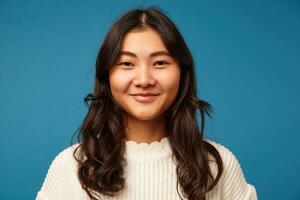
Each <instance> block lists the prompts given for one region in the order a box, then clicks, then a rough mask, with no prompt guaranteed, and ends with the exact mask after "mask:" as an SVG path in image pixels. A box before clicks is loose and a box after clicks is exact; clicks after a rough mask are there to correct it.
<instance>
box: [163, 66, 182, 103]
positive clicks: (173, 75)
mask: <svg viewBox="0 0 300 200" xmlns="http://www.w3.org/2000/svg"><path fill="white" fill-rule="evenodd" d="M179 82H180V71H179V70H170V71H166V73H162V74H161V75H160V83H161V85H162V87H163V88H164V90H165V91H166V92H168V93H169V95H170V94H172V95H170V96H172V97H174V96H176V95H177V92H178V88H179Z"/></svg>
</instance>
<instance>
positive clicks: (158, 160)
mask: <svg viewBox="0 0 300 200" xmlns="http://www.w3.org/2000/svg"><path fill="white" fill-rule="evenodd" d="M206 141H208V142H209V143H211V144H212V145H214V146H215V147H216V148H217V150H218V151H219V153H220V155H221V157H222V160H223V164H224V172H223V175H222V176H221V179H220V181H219V182H218V184H217V186H216V187H214V189H213V190H212V191H210V192H209V193H208V195H207V197H206V199H207V200H256V199H257V194H256V190H255V188H254V187H253V185H251V184H249V183H247V181H246V180H245V178H244V174H243V172H242V169H241V167H240V164H239V162H238V160H237V159H236V157H235V156H234V154H233V153H232V152H231V151H230V150H229V149H227V148H226V147H224V146H223V145H221V144H219V143H216V142H214V141H211V140H206ZM77 146H78V143H77V144H74V145H73V146H70V147H68V148H66V149H64V150H63V151H61V152H60V153H59V154H58V155H57V156H56V157H55V159H54V160H53V161H52V163H51V165H50V167H49V169H48V173H47V175H46V178H45V180H44V182H43V185H42V187H41V189H40V191H39V192H38V193H37V196H36V200H88V199H89V197H88V195H87V194H86V192H85V191H84V190H83V189H82V188H81V185H80V183H79V180H78V178H77V162H76V160H75V159H74V158H73V155H72V153H73V150H74V149H75V148H76V147H77ZM171 155H172V150H171V146H170V144H169V141H168V139H167V137H164V138H162V139H161V141H155V142H152V143H151V144H147V143H139V144H138V143H136V142H134V141H127V140H126V152H125V158H126V159H127V160H128V165H127V166H125V167H124V169H125V179H126V186H125V189H123V190H122V191H121V192H120V193H118V195H117V196H115V197H107V196H103V195H100V196H101V197H103V199H105V200H108V199H114V200H119V199H120V200H121V199H122V200H134V199H136V200H143V199H145V200H180V197H179V195H178V194H177V190H176V165H175V164H174V163H173V161H172V159H171ZM211 158H212V157H211ZM211 169H212V171H213V173H214V174H216V172H217V167H216V164H215V163H213V162H211ZM179 187H180V186H179ZM178 191H179V193H180V195H181V197H183V195H182V193H181V190H180V189H178ZM183 199H186V198H183Z"/></svg>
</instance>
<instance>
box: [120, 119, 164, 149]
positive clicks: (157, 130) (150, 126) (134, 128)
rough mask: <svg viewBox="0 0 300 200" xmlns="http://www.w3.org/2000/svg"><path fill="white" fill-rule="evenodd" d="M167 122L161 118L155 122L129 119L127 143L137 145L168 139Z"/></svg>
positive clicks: (126, 134) (126, 135)
mask: <svg viewBox="0 0 300 200" xmlns="http://www.w3.org/2000/svg"><path fill="white" fill-rule="evenodd" d="M166 136H167V134H166V131H165V121H164V120H163V119H162V117H160V118H156V119H154V120H139V119H136V118H131V117H128V124H127V126H126V133H125V137H126V140H127V141H135V142H137V143H141V142H143V143H149V144H150V143H152V142H154V141H160V140H161V139H162V138H163V137H166Z"/></svg>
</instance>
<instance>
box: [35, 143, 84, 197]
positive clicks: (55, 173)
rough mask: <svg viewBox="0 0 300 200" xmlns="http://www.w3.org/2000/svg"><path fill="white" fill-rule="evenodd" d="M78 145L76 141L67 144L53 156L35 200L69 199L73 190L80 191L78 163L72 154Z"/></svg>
mask: <svg viewBox="0 0 300 200" xmlns="http://www.w3.org/2000/svg"><path fill="white" fill-rule="evenodd" d="M78 146H79V144H78V143H77V144H74V145H72V146H69V147H67V148H65V149H63V150H62V151H60V152H59V153H58V154H57V155H56V156H55V157H54V159H53V160H52V162H51V164H50V166H49V167H48V171H47V174H46V177H45V179H44V181H43V184H42V187H41V189H40V190H39V191H38V193H37V197H36V199H37V200H42V199H58V198H59V199H70V198H71V197H72V195H73V193H74V192H73V191H80V188H81V187H80V184H79V181H78V179H77V166H78V165H77V161H76V159H75V158H74V156H73V152H74V150H75V149H76V148H77V147H78ZM75 155H76V154H75ZM76 195H77V194H76Z"/></svg>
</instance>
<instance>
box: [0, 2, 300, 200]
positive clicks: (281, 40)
mask: <svg viewBox="0 0 300 200" xmlns="http://www.w3.org/2000/svg"><path fill="white" fill-rule="evenodd" d="M83 2H84V1H58V0H57V1H45V0H31V1H29V0H28V1H8V0H6V1H3V0H2V1H0V25H1V26H0V27H1V28H0V67H1V71H0V91H1V93H0V97H1V98H0V110H1V111H0V123H1V130H0V134H1V145H0V153H1V157H2V158H1V160H2V161H1V166H0V177H1V178H0V191H1V193H0V199H16V200H17V199H33V198H34V197H35V195H36V193H37V191H38V190H39V189H40V187H41V184H42V182H43V180H44V178H45V175H46V172H47V169H48V167H49V165H50V163H51V161H52V159H53V158H54V157H55V156H56V155H57V154H58V152H60V151H61V150H62V149H64V148H66V147H67V146H68V145H69V144H70V139H71V136H72V135H73V133H74V132H75V131H76V129H77V128H78V127H79V125H80V123H81V121H82V119H83V118H84V116H85V113H86V111H87V110H86V107H85V105H84V104H83V97H84V96H85V95H86V94H87V93H89V92H91V91H92V88H93V77H94V63H95V59H96V55H97V52H98V49H99V46H100V44H101V42H102V40H103V37H104V35H105V33H106V31H107V30H108V28H109V26H110V25H111V23H112V22H113V21H114V20H115V19H116V18H117V17H118V16H120V15H121V14H122V13H123V12H124V11H126V10H127V9H129V8H132V7H134V6H150V5H157V6H159V7H161V8H162V9H164V10H166V11H167V14H168V15H169V16H170V17H171V18H172V19H173V20H174V21H175V23H176V24H177V25H178V27H179V29H180V31H181V32H182V34H183V36H184V37H185V39H186V42H187V43H188V45H189V46H190V49H191V51H192V53H193V55H194V57H195V61H196V64H197V80H198V86H199V87H198V90H199V95H200V97H202V98H203V99H205V100H207V101H209V102H210V103H211V104H212V105H213V106H214V115H213V118H212V119H210V120H209V121H208V126H207V129H206V131H207V132H206V134H207V136H208V137H210V138H213V139H215V140H216V141H218V142H220V143H222V144H223V145H225V146H227V147H228V148H229V149H230V150H231V151H232V152H233V153H234V154H235V155H236V157H237V158H238V160H239V161H240V164H241V166H242V169H243V172H244V174H245V177H246V179H247V181H248V182H250V183H251V184H253V185H254V186H255V187H256V189H257V192H258V196H259V199H272V200H273V199H280V200H281V199H293V200H296V199H300V184H299V182H298V178H300V172H299V171H300V170H299V169H300V160H299V158H300V157H299V153H300V145H299V139H300V132H299V127H298V126H299V124H300V120H299V111H300V95H299V91H300V79H299V73H300V70H299V67H300V61H299V59H300V3H299V1H296V0H294V1H283V0H282V1H261V0H252V1H243V2H242V1H187V0H185V1H180V2H179V1H178V2H175V1H115V2H111V1H99V0H98V1H85V2H87V3H83Z"/></svg>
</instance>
